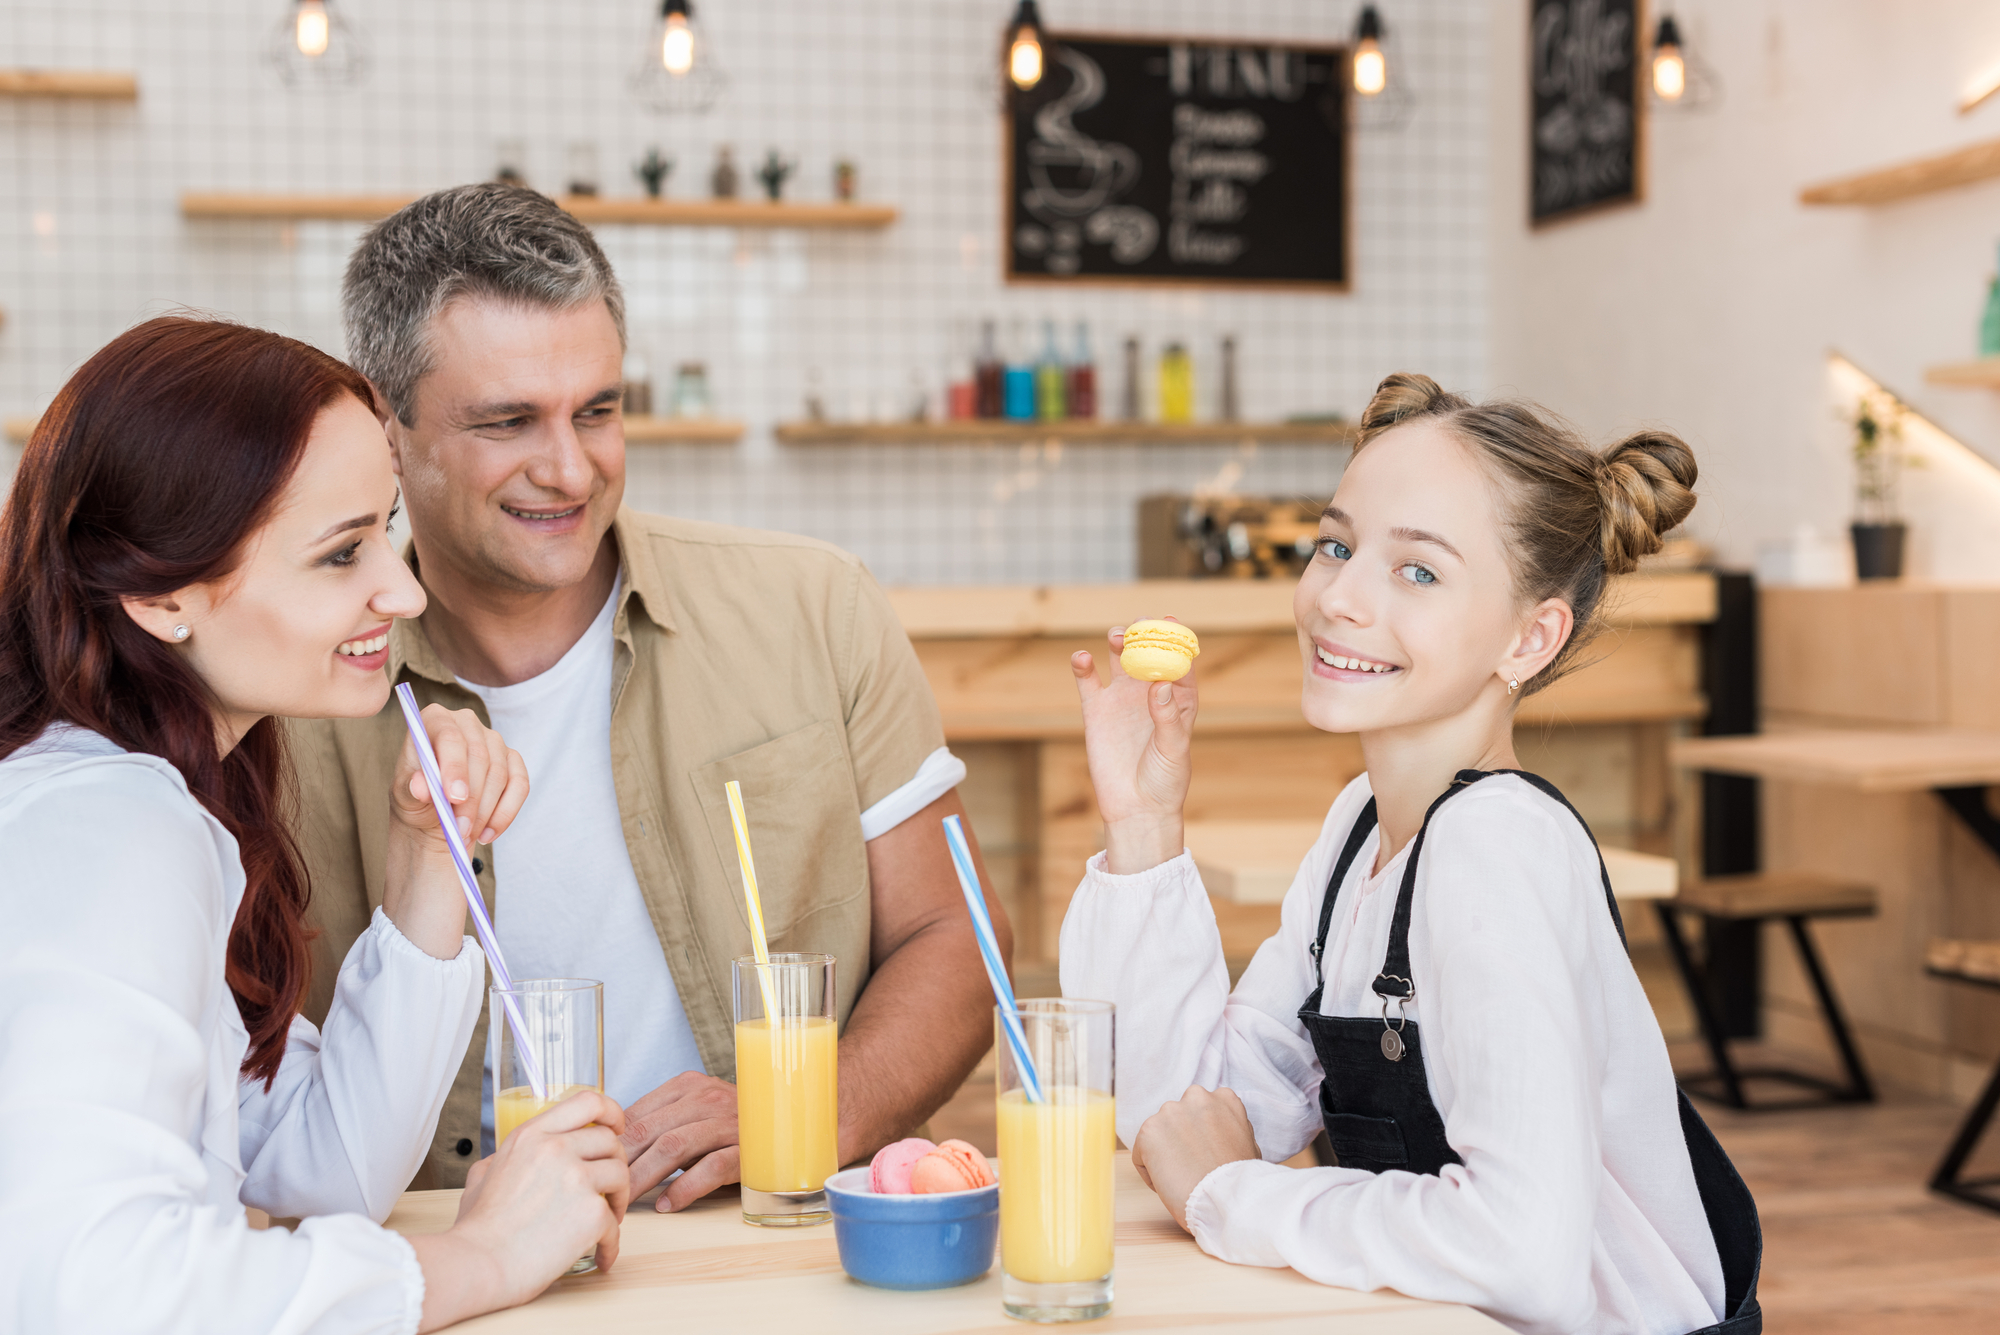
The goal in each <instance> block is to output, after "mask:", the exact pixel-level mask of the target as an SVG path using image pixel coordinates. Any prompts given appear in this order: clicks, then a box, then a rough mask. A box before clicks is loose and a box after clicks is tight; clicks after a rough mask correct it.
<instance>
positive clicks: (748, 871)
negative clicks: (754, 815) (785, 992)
mask: <svg viewBox="0 0 2000 1335" xmlns="http://www.w3.org/2000/svg"><path fill="white" fill-rule="evenodd" d="M722 791H723V792H725V793H727V794H728V795H729V823H730V824H732V825H734V826H735V827H736V863H737V865H738V866H739V867H741V868H742V870H743V905H744V907H745V908H747V909H748V910H749V912H750V948H751V950H752V951H754V952H755V953H756V956H757V964H758V969H757V985H758V986H759V987H760V988H762V989H763V992H764V1020H765V1023H766V1024H768V1025H769V1026H770V1027H771V1028H773V1029H775V1028H777V1027H778V1020H779V1018H780V1017H779V1015H778V994H777V993H776V992H775V991H773V990H772V987H771V968H770V965H771V948H770V946H769V945H768V944H767V943H766V942H765V940H764V907H763V904H762V903H761V902H760V901H759V900H758V898H757V864H756V863H754V862H752V861H751V860H750V821H749V818H748V817H746V816H745V815H744V814H743V785H742V784H740V783H738V782H737V781H736V780H734V779H731V780H730V781H729V782H728V783H725V784H723V785H722Z"/></svg>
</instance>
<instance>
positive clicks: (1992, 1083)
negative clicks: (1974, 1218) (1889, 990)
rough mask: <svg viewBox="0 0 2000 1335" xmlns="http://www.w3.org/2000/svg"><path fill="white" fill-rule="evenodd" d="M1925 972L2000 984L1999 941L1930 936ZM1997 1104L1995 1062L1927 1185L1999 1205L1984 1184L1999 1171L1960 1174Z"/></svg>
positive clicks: (1999, 1072)
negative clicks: (1970, 1175)
mask: <svg viewBox="0 0 2000 1335" xmlns="http://www.w3.org/2000/svg"><path fill="white" fill-rule="evenodd" d="M1924 972H1925V973H1927V974H1929V975H1930V976H1931V977H1933V978H1942V979H1944V980H1945V981H1946V982H1952V983H1971V984H1973V985H1974V986H1976V987H1994V988H2000V941H1959V940H1951V939H1948V938H1944V937H1938V938H1935V939H1933V940H1932V941H1931V943H1930V944H1929V945H1928V946H1926V947H1925V949H1924ZM1996 1109H2000V1066H1995V1067H1994V1070H1993V1078H1992V1079H1990V1080H1988V1081H1987V1082H1986V1089H1985V1090H1984V1092H1982V1093H1981V1094H1980V1096H1979V1098H1978V1100H1977V1101H1976V1102H1975V1103H1974V1104H1973V1105H1972V1108H1971V1110H1970V1111H1969V1112H1967V1113H1966V1115H1965V1121H1964V1122H1962V1123H1960V1124H1959V1128H1958V1135H1957V1136H1956V1137H1954V1138H1953V1140H1952V1142H1951V1148H1950V1149H1948V1150H1946V1151H1945V1154H1944V1158H1943V1159H1942V1160H1940V1161H1939V1162H1938V1166H1937V1171H1936V1172H1935V1173H1932V1174H1931V1190H1932V1191H1939V1192H1943V1193H1944V1194H1945V1195H1947V1196H1955V1197H1957V1198H1958V1199H1959V1200H1962V1201H1969V1202H1971V1203H1972V1204H1974V1205H1980V1206H1984V1207H1985V1208H1987V1209H1989V1210H2000V1196H1996V1195H1994V1194H1993V1193H1991V1192H1989V1191H1987V1190H1985V1188H1989V1187H1995V1186H2000V1177H1981V1178H1962V1177H1960V1176H1959V1172H1960V1170H1962V1169H1963V1168H1964V1167H1965V1161H1966V1160H1967V1159H1969V1158H1971V1157H1972V1151H1973V1150H1974V1149H1976V1148H1977V1147H1978V1145H1979V1139H1980V1137H1981V1136H1983V1135H1985V1134H1986V1128H1987V1127H1988V1126H1989V1125H1991V1124H1992V1121H1993V1114H1994V1111H1995V1110H1996Z"/></svg>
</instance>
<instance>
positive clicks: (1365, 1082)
mask: <svg viewBox="0 0 2000 1335" xmlns="http://www.w3.org/2000/svg"><path fill="white" fill-rule="evenodd" d="M1496 773H1498V774H1513V775H1515V776H1517V777H1519V778H1521V779H1523V780H1525V781H1526V782H1528V783H1530V784H1533V785H1534V786H1535V787H1536V788H1538V789H1540V790H1541V791H1542V792H1544V793H1547V794H1548V795H1549V796H1550V797H1553V798H1554V799H1555V800H1556V801H1558V802H1561V803H1562V804H1563V806H1565V807H1567V808H1568V809H1569V812H1570V814H1571V815H1576V808H1575V807H1572V806H1570V805H1569V801H1568V799H1567V798H1565V797H1564V796H1563V795H1562V794H1561V793H1560V792H1558V791H1557V790H1556V787H1555V785H1554V784H1552V783H1550V782H1549V781H1548V780H1546V779H1543V778H1540V777H1539V776H1537V775H1533V774H1528V773H1524V772H1523V771H1520V770H1494V771H1486V770H1472V769H1468V770H1460V771H1459V773H1458V777H1457V778H1456V779H1454V780H1452V785H1451V787H1450V788H1447V789H1446V790H1445V792H1444V795H1443V796H1442V797H1440V798H1438V800H1437V801H1435V802H1433V803H1431V806H1430V810H1429V811H1426V812H1425V813H1424V823H1423V827H1422V828H1421V829H1419V830H1418V831H1417V837H1416V841H1415V842H1414V843H1413V844H1411V846H1410V858H1409V862H1408V863H1407V864H1406V865H1405V866H1404V868H1403V883H1402V889H1401V890H1399V891H1398V892H1397V895H1396V914H1395V917H1394V919H1392V920H1391V923H1390V926H1389V953H1388V957H1387V958H1386V959H1385V960H1384V961H1383V964H1382V972H1381V974H1380V976H1378V977H1377V978H1376V979H1375V991H1376V993H1377V994H1378V995H1380V996H1381V998H1382V1018H1380V1019H1343V1018H1338V1017H1335V1016H1331V1015H1321V1014H1320V1013H1319V1007H1320V994H1321V993H1322V992H1323V991H1324V990H1325V988H1326V978H1325V974H1324V973H1323V972H1322V971H1321V970H1322V966H1321V963H1320V957H1321V956H1322V955H1324V954H1325V953H1326V935H1327V929H1328V928H1329V927H1330V926H1331V925H1332V923H1333V909H1334V901H1335V899H1337V898H1338V897H1339V895H1340V886H1341V882H1342V881H1344V880H1346V879H1347V870H1348V868H1349V867H1350V866H1352V865H1353V862H1354V859H1355V856H1356V855H1357V854H1358V853H1359V852H1360V851H1361V844H1362V841H1363V840H1365V839H1366V838H1367V837H1368V832H1369V831H1370V830H1372V829H1374V828H1375V801H1374V799H1373V798H1370V799H1369V801H1368V805H1367V806H1366V807H1364V808H1363V809H1362V812H1361V815H1360V817H1359V818H1358V819H1356V820H1355V822H1354V829H1353V831H1352V832H1351V833H1350V834H1349V835H1348V836H1347V846H1346V847H1345V848H1343V849H1342V850H1341V853H1340V860H1339V861H1338V862H1337V863H1335V864H1334V868H1333V879H1332V880H1331V881H1329V882H1328V883H1327V888H1326V897H1325V899H1324V901H1323V902H1322V903H1321V905H1320V911H1319V936H1318V938H1317V939H1316V940H1315V941H1314V942H1313V945H1312V957H1313V971H1314V974H1315V976H1316V977H1317V978H1318V982H1319V985H1318V986H1316V987H1314V988H1313V993H1312V995H1311V996H1310V997H1307V998H1306V1004H1305V1005H1304V1006H1303V1007H1301V1008H1300V1010H1299V1021H1300V1023H1302V1024H1304V1025H1305V1027H1306V1032H1307V1033H1308V1034H1310V1035H1311V1036H1312V1041H1313V1050H1314V1051H1315V1052H1317V1053H1318V1054H1319V1063H1320V1067H1321V1069H1322V1070H1324V1071H1325V1073H1326V1079H1325V1081H1324V1082H1323V1083H1322V1084H1321V1085H1320V1091H1319V1103H1320V1110H1321V1112H1322V1113H1323V1114H1324V1115H1325V1118H1326V1133H1327V1137H1328V1139H1329V1140H1331V1141H1332V1142H1333V1152H1334V1155H1335V1157H1336V1158H1337V1159H1338V1160H1339V1163H1340V1166H1341V1167H1343V1168H1361V1169H1366V1170H1367V1171H1368V1172H1371V1173H1380V1172H1384V1171H1386V1170H1388V1169H1392V1168H1400V1169H1402V1170H1404V1171H1405V1172H1411V1173H1432V1174H1435V1173H1436V1172H1438V1170H1440V1169H1441V1168H1443V1167H1444V1166H1445V1165H1446V1164H1457V1163H1464V1162H1465V1161H1464V1160H1463V1159H1461V1158H1459V1157H1458V1155H1457V1154H1456V1153H1455V1152H1454V1151H1453V1150H1452V1148H1451V1145H1450V1144H1449V1143H1448V1142H1447V1141H1446V1140H1445V1134H1444V1118H1443V1117H1442V1116H1441V1115H1439V1113H1438V1110H1437V1105H1436V1104H1435V1103H1433V1102H1432V1101H1431V1090H1430V1084H1429V1082H1428V1081H1427V1080H1425V1078H1424V1049H1423V1039H1422V1036H1421V1035H1419V1034H1418V1032H1417V1030H1418V1027H1419V1026H1417V1025H1415V1024H1411V1023H1408V1022H1406V1021H1402V1020H1401V1019H1400V1018H1398V1020H1397V1022H1396V1023H1393V1024H1392V1023H1391V1021H1390V1017H1389V1002H1390V1001H1391V1000H1392V999H1394V1000H1396V1001H1397V1002H1398V1003H1399V1005H1398V1011H1399V1012H1400V1010H1401V1006H1400V1003H1401V1002H1403V1001H1407V1000H1408V999H1409V998H1411V997H1413V996H1415V995H1416V984H1415V983H1413V982H1411V981H1410V903H1411V899H1412V896H1413V895H1414V894H1415V891H1416V887H1417V859H1418V858H1419V857H1420V856H1421V855H1422V854H1423V851H1424V834H1425V832H1426V831H1428V830H1429V829H1430V824H1431V817H1433V816H1435V815H1436V814H1437V810H1438V808H1439V807H1440V806H1443V805H1444V803H1445V802H1446V801H1448V800H1449V799H1450V798H1451V796H1452V794H1453V793H1457V792H1460V791H1462V790H1463V789H1464V788H1466V787H1468V786H1470V785H1472V784H1475V783H1477V782H1479V781H1480V780H1481V779H1486V778H1491V777H1492V775H1493V774H1496ZM1576 818H1577V820H1578V822H1579V823H1581V822H1582V821H1583V817H1582V816H1577V817H1576ZM1584 833H1586V834H1589V833H1590V827H1589V826H1588V825H1587V824H1586V825H1584ZM1596 842H1597V840H1596V836H1594V835H1592V836H1591V843H1592V845H1593V846H1595V845H1596ZM1598 870H1599V871H1600V872H1601V873H1602V874H1603V877H1604V901H1605V904H1606V905H1607V906H1608V907H1609V908H1610V910H1611V920H1612V922H1613V923H1615V924H1617V927H1618V937H1619V939H1620V940H1621V941H1622V940H1623V939H1624V937H1625V924H1624V923H1623V922H1621V921H1619V918H1618V904H1617V901H1616V900H1614V899H1613V898H1612V896H1611V874H1610V873H1609V872H1608V871H1605V870H1604V862H1603V859H1602V858H1601V857H1600V858H1599V859H1598ZM1680 1109H1681V1134H1682V1136H1683V1137H1685V1139H1686V1141H1687V1151H1688V1159H1689V1160H1690V1161H1691V1162H1692V1164H1693V1165H1694V1180H1695V1185H1696V1187H1698V1188H1699V1189H1700V1191H1701V1205H1702V1210H1703V1211H1704V1212H1705V1213H1706V1214H1707V1215H1708V1227H1709V1231H1710V1232H1711V1233H1713V1234H1714V1236H1715V1249H1716V1252H1717V1254H1718V1255H1719V1256H1720V1258H1721V1261H1722V1282H1723V1292H1724V1295H1725V1296H1724V1301H1723V1307H1722V1310H1723V1312H1724V1313H1725V1314H1726V1315H1725V1319H1724V1320H1722V1321H1721V1322H1718V1323H1716V1324H1714V1325H1711V1326H1705V1327H1703V1328H1702V1329H1701V1330H1700V1331H1696V1332H1693V1333H1692V1335H1757V1332H1760V1331H1762V1330H1763V1329H1764V1316H1763V1312H1762V1310H1761V1309H1759V1307H1758V1306H1757V1271H1758V1268H1759V1266H1760V1265H1761V1263H1762V1261H1763V1255H1764V1241H1763V1233H1762V1230H1761V1229H1760V1227H1759V1225H1758V1223H1757V1206H1756V1203H1755V1202H1754V1201H1752V1200H1751V1199H1750V1189H1749V1188H1748V1187H1746V1186H1744V1185H1743V1179H1742V1178H1741V1177H1739V1176H1737V1173H1736V1169H1735V1167H1734V1165H1732V1164H1731V1163H1730V1162H1729V1156H1728V1155H1726V1154H1724V1153H1723V1150H1722V1146H1721V1145H1720V1144H1719V1143H1717V1141H1716V1139H1715V1135H1714V1133H1712V1132H1711V1131H1710V1130H1709V1129H1708V1126H1707V1124H1706V1123H1704V1122H1703V1121H1702V1120H1701V1116H1700V1114H1698V1113H1696V1112H1695V1110H1694V1108H1693V1106H1692V1105H1690V1104H1689V1103H1688V1099H1687V1095H1686V1094H1681V1095H1680Z"/></svg>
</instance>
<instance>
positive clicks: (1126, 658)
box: [1118, 621, 1201, 681]
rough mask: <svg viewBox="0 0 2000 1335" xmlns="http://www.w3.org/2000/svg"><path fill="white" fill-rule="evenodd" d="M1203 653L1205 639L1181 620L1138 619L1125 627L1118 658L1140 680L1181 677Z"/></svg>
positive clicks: (1130, 674)
mask: <svg viewBox="0 0 2000 1335" xmlns="http://www.w3.org/2000/svg"><path fill="white" fill-rule="evenodd" d="M1200 653H1201V641H1200V640H1197V639H1196V638H1195V637H1194V632H1193V631H1191V630H1189V629H1188V628H1187V627H1186V626H1183V625H1182V624H1181V623H1180V622H1178V621H1134V622H1133V623H1132V624H1131V625H1129V626H1127V627H1126V628H1125V651H1124V652H1123V653H1121V654H1119V655H1118V662H1119V664H1120V665H1121V666H1123V667H1124V669H1125V675H1126V676H1128V677H1137V678H1138V679H1139V680H1140V681H1179V680H1180V679H1181V678H1182V677H1185V676H1186V675H1187V674H1188V670H1189V669H1190V668H1192V667H1193V666H1194V660H1195V658H1196V656H1197V655H1199V654H1200Z"/></svg>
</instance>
